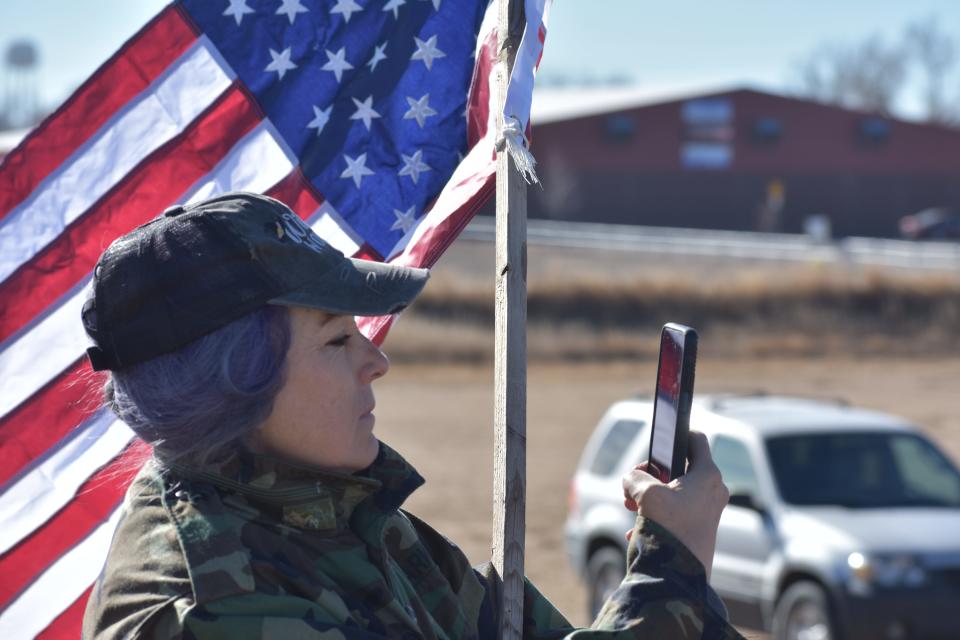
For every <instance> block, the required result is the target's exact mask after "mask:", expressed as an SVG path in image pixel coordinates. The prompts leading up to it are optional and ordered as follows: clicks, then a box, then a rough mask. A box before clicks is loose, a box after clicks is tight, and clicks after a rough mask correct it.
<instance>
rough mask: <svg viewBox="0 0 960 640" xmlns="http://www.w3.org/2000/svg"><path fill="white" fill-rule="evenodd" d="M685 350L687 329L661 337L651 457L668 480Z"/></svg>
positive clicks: (670, 471)
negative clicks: (685, 332) (685, 331)
mask: <svg viewBox="0 0 960 640" xmlns="http://www.w3.org/2000/svg"><path fill="white" fill-rule="evenodd" d="M683 349H684V334H683V332H681V331H676V330H673V329H669V328H665V329H664V330H663V334H662V337H661V340H660V364H659V367H658V369H657V393H656V397H655V399H654V411H653V436H652V439H651V443H650V460H651V461H652V462H653V463H654V464H655V465H656V466H657V468H658V469H659V470H660V471H661V474H662V475H663V476H666V477H667V478H668V479H669V477H670V476H671V474H672V471H673V469H672V464H673V446H674V439H675V438H676V436H677V413H678V412H679V410H680V381H681V377H682V374H683ZM661 479H662V478H661Z"/></svg>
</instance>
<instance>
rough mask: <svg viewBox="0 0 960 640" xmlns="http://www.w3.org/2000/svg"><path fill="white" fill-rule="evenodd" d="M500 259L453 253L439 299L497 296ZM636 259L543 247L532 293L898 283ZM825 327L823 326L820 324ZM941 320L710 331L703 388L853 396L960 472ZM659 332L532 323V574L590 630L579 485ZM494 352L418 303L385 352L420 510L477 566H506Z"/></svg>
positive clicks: (383, 402)
mask: <svg viewBox="0 0 960 640" xmlns="http://www.w3.org/2000/svg"><path fill="white" fill-rule="evenodd" d="M491 253H492V248H491V247H489V246H488V245H470V244H466V245H465V246H455V247H453V249H452V250H451V251H450V252H449V253H448V254H447V255H448V256H449V257H445V258H444V262H442V263H441V265H439V267H438V269H437V270H436V274H435V278H434V282H432V283H431V285H430V286H429V287H428V293H429V289H430V287H433V286H434V285H435V284H436V285H441V286H440V287H438V289H439V288H442V287H454V288H456V287H463V288H464V290H469V289H475V288H477V287H484V286H490V287H491V288H492V284H491V279H490V277H489V274H491V273H492V261H491V259H490V255H489V254H491ZM627 258H628V259H624V257H623V256H621V257H619V258H618V257H617V256H613V257H606V258H604V259H598V258H597V256H596V255H590V254H589V253H587V252H583V253H581V254H578V253H577V252H570V251H564V252H563V255H558V252H552V251H547V250H535V249H534V248H532V249H531V252H530V276H529V280H530V287H531V290H534V289H535V288H537V287H545V286H548V285H549V286H556V285H555V284H550V283H557V282H562V281H563V280H564V278H566V277H568V276H569V275H570V274H571V273H574V274H575V275H577V276H578V277H585V275H584V274H586V275H587V276H589V277H590V278H597V277H604V278H605V279H606V281H607V282H608V286H610V287H614V288H616V287H617V286H620V285H618V282H620V283H622V282H624V281H625V280H624V279H628V280H630V281H631V282H640V281H644V282H645V281H649V282H651V283H653V284H654V285H655V286H653V287H652V289H656V288H657V287H659V288H660V289H663V288H664V287H665V286H666V285H665V284H664V283H666V282H668V281H669V279H670V278H679V279H680V281H683V282H688V283H689V282H694V283H696V286H697V287H701V288H702V287H703V286H706V285H708V284H709V283H713V287H714V289H718V288H722V287H723V286H724V285H723V283H725V282H727V283H729V282H732V281H736V278H741V279H742V281H753V282H756V283H758V284H757V285H756V286H758V287H761V289H762V290H763V291H766V292H767V295H769V294H770V293H769V292H770V291H772V289H770V286H771V285H769V283H770V282H774V281H777V280H780V281H785V280H789V279H790V278H794V279H796V280H798V281H799V280H803V279H804V278H806V279H807V280H808V281H810V279H811V278H812V279H814V280H817V281H819V282H828V283H829V282H837V281H841V280H842V279H844V278H846V279H847V281H848V282H853V281H856V280H858V279H859V280H862V281H866V280H869V279H870V278H873V279H874V280H876V279H877V278H881V279H882V278H887V277H888V276H887V275H886V274H880V275H877V274H872V275H871V274H864V273H856V272H852V271H849V270H848V271H845V272H842V273H828V272H826V271H824V268H823V267H822V266H820V265H795V266H791V267H782V266H778V267H771V266H769V265H757V264H741V265H726V264H720V263H715V264H714V263H696V262H693V263H691V262H689V261H687V262H682V261H677V262H674V263H670V262H664V261H662V260H657V259H652V258H646V259H643V260H641V259H638V258H636V257H635V256H627ZM604 274H605V275H604ZM678 274H680V275H678ZM912 278H914V279H915V282H916V283H917V287H918V288H921V287H924V286H926V287H934V288H935V289H936V291H946V292H947V293H944V294H943V295H944V296H946V297H949V295H951V294H949V291H950V290H955V287H956V283H957V278H958V276H957V275H956V274H939V275H931V274H919V275H918V274H907V275H904V274H894V275H890V276H889V278H888V280H887V281H888V282H889V281H893V280H897V281H898V282H909V281H910V279H912ZM763 287H767V288H766V289H763ZM652 289H651V290H652ZM445 293H446V294H455V293H456V291H446V292H445ZM935 295H936V294H934V296H935ZM646 302H647V304H648V307H649V308H651V309H656V308H657V305H656V300H655V299H650V300H647V301H646ZM418 304H419V303H418ZM934 306H936V305H934ZM835 308H836V305H834V309H835ZM940 308H941V309H945V308H948V307H945V306H941V307H940ZM811 313H813V314H814V315H815V310H814V312H811ZM925 313H926V312H924V311H923V310H922V309H921V310H920V311H919V312H918V315H919V316H924V317H925V318H926V319H925V320H924V322H923V323H922V325H923V326H922V327H919V328H918V327H908V328H907V330H906V333H904V334H903V335H904V337H903V339H899V338H898V334H899V332H900V328H898V327H894V328H892V329H891V328H887V329H884V328H883V327H880V326H879V324H877V325H873V326H867V327H866V329H864V326H865V325H864V324H863V322H859V321H851V323H849V326H837V327H836V331H834V332H831V331H828V330H824V329H823V328H822V327H823V326H824V325H817V326H820V327H821V328H820V329H817V330H814V331H811V330H809V329H808V326H809V325H804V324H803V323H800V324H798V325H797V326H796V327H790V326H780V325H778V324H776V323H767V324H765V323H762V322H744V323H742V325H741V324H738V323H737V322H732V323H731V322H725V323H718V322H709V323H708V326H709V328H708V330H706V331H705V332H703V335H702V339H701V342H702V348H701V359H700V362H699V364H698V371H697V375H698V378H697V390H698V391H700V392H751V391H757V390H765V391H769V392H777V393H787V394H801V395H810V396H818V397H830V398H837V397H842V398H845V399H847V400H848V401H850V402H851V403H854V404H857V405H861V406H864V407H869V408H873V409H878V410H882V411H888V412H891V413H895V414H898V415H901V416H904V417H906V418H908V419H909V420H911V421H913V422H915V423H916V424H918V425H920V426H922V427H923V429H924V430H925V431H926V432H927V433H928V434H929V435H930V436H931V437H932V438H933V439H934V440H935V441H937V442H938V443H940V444H941V445H942V446H943V447H944V448H945V449H946V451H947V452H948V453H949V455H951V457H952V458H953V459H954V460H955V461H957V460H960V392H958V384H957V381H958V380H960V355H958V354H960V350H958V349H957V348H956V344H957V343H956V341H954V340H953V337H954V335H956V333H957V331H958V327H957V324H958V321H957V320H956V319H955V318H952V317H950V316H949V315H943V314H944V313H948V312H944V311H939V312H937V313H940V314H941V316H935V317H932V318H931V317H929V316H925V315H924V314H925ZM655 315H656V314H655ZM894 315H895V316H896V317H897V318H901V319H903V318H906V319H907V320H909V318H910V317H911V311H910V309H909V308H907V309H900V310H898V311H897V312H896V314H894ZM663 319H667V320H678V321H683V320H685V318H683V317H666V318H663ZM841 319H842V318H841ZM707 320H709V318H708V319H707ZM659 322H661V318H658V317H650V318H646V319H645V320H644V321H643V322H639V323H638V326H637V327H635V328H631V327H630V326H620V325H616V323H614V325H611V326H607V327H601V328H599V329H598V328H597V327H596V326H591V325H590V324H589V323H586V322H583V321H579V322H574V323H568V322H559V321H558V322H553V323H551V322H547V321H545V320H544V319H542V318H540V319H536V320H532V321H531V325H530V338H529V342H530V351H531V357H530V364H529V367H528V387H527V389H528V410H527V431H528V441H527V447H528V448H527V512H526V514H527V515H526V517H527V527H526V550H527V551H526V553H527V559H526V572H527V575H529V576H530V577H531V578H532V579H533V580H534V581H535V582H536V583H537V585H538V586H539V587H540V588H541V590H542V591H543V592H544V593H545V594H546V595H547V596H548V597H549V598H550V599H551V600H552V601H553V602H554V603H555V604H556V605H557V606H558V607H560V609H561V610H562V611H564V612H565V613H566V614H567V615H568V617H569V618H570V619H571V620H572V621H573V622H575V623H577V624H586V623H587V622H588V620H587V619H586V615H585V592H584V589H583V587H582V585H581V584H580V582H579V580H578V578H577V577H576V576H575V575H574V574H573V573H572V571H571V570H570V568H569V566H568V564H567V560H566V557H565V553H564V549H563V533H562V527H563V521H564V518H565V515H566V500H567V490H568V483H569V480H570V477H571V474H572V472H573V470H574V467H575V465H576V463H577V460H578V457H579V455H580V451H581V449H582V447H583V444H584V443H585V441H586V439H587V437H588V436H589V434H590V432H591V430H592V429H593V427H594V425H595V424H596V421H597V419H598V418H599V417H600V415H601V414H602V413H603V411H604V410H605V409H606V408H607V406H609V405H610V403H611V402H613V401H615V400H618V399H621V398H624V397H627V396H629V395H631V394H633V393H636V392H644V393H649V392H650V391H651V388H652V385H653V379H654V376H655V367H656V364H655V360H654V350H655V345H656V328H655V325H656V324H658V323H659ZM907 324H909V323H907ZM825 326H826V327H827V328H829V327H830V326H832V324H831V323H827V324H826V325H825ZM741 327H742V328H741ZM492 348H493V338H492V328H490V327H489V326H487V325H486V323H485V322H483V321H479V322H478V321H476V320H475V319H474V320H467V321H458V320H457V319H456V318H453V317H448V318H444V317H435V316H432V315H431V314H421V313H419V312H418V310H417V308H416V305H415V307H414V309H412V310H411V312H408V314H407V315H406V316H405V317H404V318H401V320H400V322H399V323H398V325H397V327H396V328H395V329H394V330H393V332H392V333H391V336H390V338H389V339H388V341H387V344H386V345H385V350H386V352H387V353H388V355H390V356H391V358H392V360H393V367H392V370H391V371H390V372H389V374H388V375H387V376H386V377H385V378H384V379H383V380H380V381H378V383H377V386H376V390H377V397H378V406H377V416H378V421H377V432H378V434H379V436H380V437H381V438H382V439H383V440H385V441H386V442H388V443H390V444H391V445H392V446H394V447H395V448H397V449H399V450H400V451H401V452H402V453H403V454H404V455H405V456H407V458H408V459H409V460H410V461H411V462H412V463H413V464H414V465H415V466H416V467H417V468H418V469H419V470H420V471H421V473H422V474H423V475H424V476H425V477H426V478H427V485H426V486H425V487H423V488H422V489H421V490H420V491H418V492H417V493H416V494H415V495H414V496H413V498H412V499H411V501H410V502H409V503H408V505H407V506H408V507H409V508H410V509H412V510H413V511H414V512H415V513H417V514H418V515H420V516H422V517H424V518H425V519H426V520H428V521H429V522H431V523H432V524H433V525H434V526H436V527H437V528H438V529H440V530H441V531H443V532H444V533H446V534H447V535H448V536H449V537H451V538H452V539H453V540H455V541H456V542H457V543H458V544H459V545H461V547H462V548H463V549H464V551H465V552H466V553H467V555H468V556H469V557H470V558H471V560H473V561H474V562H475V563H480V562H483V561H485V560H487V559H489V556H490V538H491V499H492V498H491V483H492V472H491V465H492V456H493V426H492V425H493V368H492V363H491V357H492ZM753 637H757V638H760V637H764V636H762V635H756V636H753Z"/></svg>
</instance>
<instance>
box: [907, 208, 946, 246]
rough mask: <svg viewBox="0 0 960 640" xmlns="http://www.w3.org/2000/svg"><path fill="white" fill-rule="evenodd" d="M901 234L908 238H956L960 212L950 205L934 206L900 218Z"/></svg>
mask: <svg viewBox="0 0 960 640" xmlns="http://www.w3.org/2000/svg"><path fill="white" fill-rule="evenodd" d="M899 224H900V235H901V236H902V237H904V238H906V239H907V240H956V239H958V238H960V214H958V213H957V212H956V211H953V210H951V209H949V208H948V207H932V208H930V209H924V210H923V211H918V212H917V213H912V214H910V215H908V216H903V217H902V218H900V223H899Z"/></svg>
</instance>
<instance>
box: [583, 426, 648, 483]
mask: <svg viewBox="0 0 960 640" xmlns="http://www.w3.org/2000/svg"><path fill="white" fill-rule="evenodd" d="M644 424H646V423H644V422H641V421H639V420H618V421H617V422H615V423H614V424H613V426H611V427H610V430H609V431H607V435H606V436H605V437H604V438H603V442H601V443H600V447H599V448H598V449H597V455H596V456H595V457H594V458H593V463H592V464H591V465H590V471H591V473H595V474H597V475H601V476H608V475H610V474H611V473H613V471H614V470H615V469H616V468H617V463H618V462H620V458H622V457H623V454H624V453H626V451H627V449H629V448H630V443H631V442H633V439H634V438H636V437H637V434H638V433H640V430H641V429H643V426H644Z"/></svg>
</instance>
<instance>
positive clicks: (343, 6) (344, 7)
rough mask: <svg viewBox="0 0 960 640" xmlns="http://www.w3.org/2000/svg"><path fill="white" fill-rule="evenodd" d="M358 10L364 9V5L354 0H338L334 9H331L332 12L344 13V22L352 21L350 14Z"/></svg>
mask: <svg viewBox="0 0 960 640" xmlns="http://www.w3.org/2000/svg"><path fill="white" fill-rule="evenodd" d="M357 11H363V7H361V6H360V5H358V4H357V3H356V2H354V1H353V0H337V5H336V6H335V7H334V8H333V9H330V13H331V14H334V13H339V14H342V15H343V21H344V22H350V16H351V15H353V14H354V13H356V12H357Z"/></svg>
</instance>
